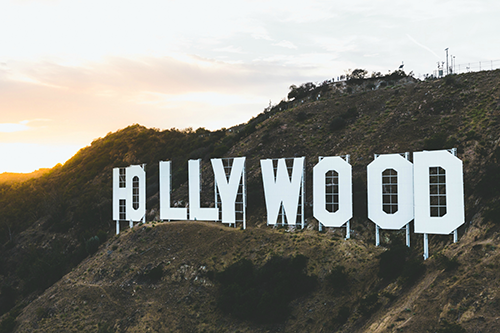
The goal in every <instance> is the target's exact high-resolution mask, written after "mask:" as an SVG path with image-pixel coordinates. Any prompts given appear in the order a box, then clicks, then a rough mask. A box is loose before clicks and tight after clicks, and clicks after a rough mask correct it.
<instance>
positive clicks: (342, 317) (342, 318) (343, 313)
mask: <svg viewBox="0 0 500 333" xmlns="http://www.w3.org/2000/svg"><path fill="white" fill-rule="evenodd" d="M350 315H351V310H349V308H348V307H347V306H342V307H341V308H340V309H339V312H338V314H337V317H336V318H335V321H336V322H337V323H339V324H340V325H344V324H345V323H346V322H347V319H349V316H350Z"/></svg>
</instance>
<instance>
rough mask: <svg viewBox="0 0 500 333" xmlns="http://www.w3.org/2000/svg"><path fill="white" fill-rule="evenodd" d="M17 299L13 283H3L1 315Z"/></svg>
mask: <svg viewBox="0 0 500 333" xmlns="http://www.w3.org/2000/svg"><path fill="white" fill-rule="evenodd" d="M15 301H16V290H15V289H14V288H12V286H11V285H3V286H2V293H1V294H0V316H1V315H3V314H4V313H6V312H7V311H9V310H10V309H11V308H12V307H13V306H14V305H15Z"/></svg>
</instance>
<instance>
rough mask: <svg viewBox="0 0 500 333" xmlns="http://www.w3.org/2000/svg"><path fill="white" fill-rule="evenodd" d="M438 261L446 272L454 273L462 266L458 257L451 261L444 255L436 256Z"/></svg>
mask: <svg viewBox="0 0 500 333" xmlns="http://www.w3.org/2000/svg"><path fill="white" fill-rule="evenodd" d="M436 261H437V263H438V264H439V266H441V267H442V268H444V270H445V271H446V272H449V271H453V270H455V269H457V268H458V266H460V263H459V262H458V260H457V258H456V257H453V258H451V259H450V258H448V257H447V256H445V255H444V254H442V253H439V254H438V255H436Z"/></svg>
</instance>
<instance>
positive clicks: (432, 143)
mask: <svg viewBox="0 0 500 333" xmlns="http://www.w3.org/2000/svg"><path fill="white" fill-rule="evenodd" d="M447 138H448V135H447V134H446V133H444V132H440V133H436V134H434V135H432V136H431V137H428V138H425V140H424V147H423V148H424V149H426V150H435V149H444V148H446V140H447Z"/></svg>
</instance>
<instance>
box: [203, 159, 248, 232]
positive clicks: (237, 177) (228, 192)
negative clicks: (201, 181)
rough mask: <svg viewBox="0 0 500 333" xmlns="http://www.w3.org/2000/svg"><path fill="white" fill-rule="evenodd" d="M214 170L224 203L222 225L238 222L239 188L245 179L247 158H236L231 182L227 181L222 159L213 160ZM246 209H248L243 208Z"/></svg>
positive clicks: (230, 176) (230, 177) (232, 167)
mask: <svg viewBox="0 0 500 333" xmlns="http://www.w3.org/2000/svg"><path fill="white" fill-rule="evenodd" d="M211 162H212V168H213V171H214V176H215V180H216V182H217V188H218V189H219V194H220V198H221V201H222V223H235V222H236V210H235V204H236V197H237V195H238V188H239V185H240V183H241V180H242V177H243V167H244V166H245V157H235V158H234V159H233V165H232V166H231V172H230V174H229V181H228V180H227V177H226V173H225V172H224V165H223V163H222V160H221V159H220V158H214V159H212V160H211ZM243 209H246V207H243Z"/></svg>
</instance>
